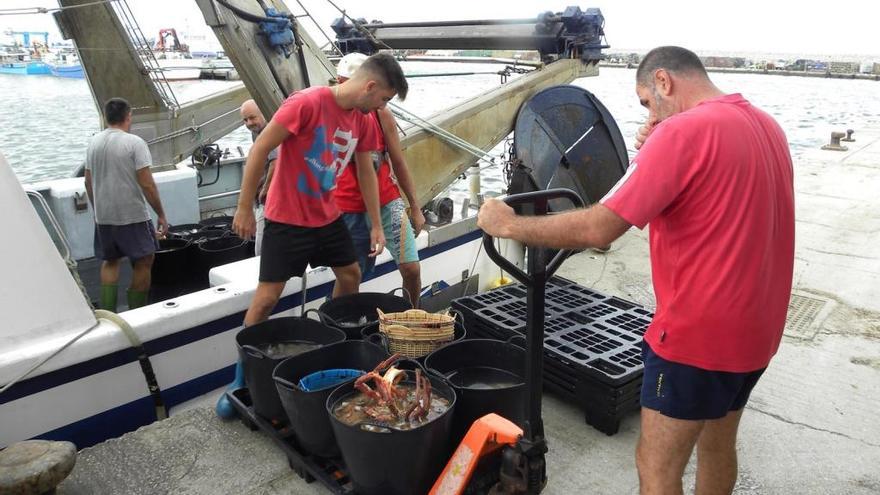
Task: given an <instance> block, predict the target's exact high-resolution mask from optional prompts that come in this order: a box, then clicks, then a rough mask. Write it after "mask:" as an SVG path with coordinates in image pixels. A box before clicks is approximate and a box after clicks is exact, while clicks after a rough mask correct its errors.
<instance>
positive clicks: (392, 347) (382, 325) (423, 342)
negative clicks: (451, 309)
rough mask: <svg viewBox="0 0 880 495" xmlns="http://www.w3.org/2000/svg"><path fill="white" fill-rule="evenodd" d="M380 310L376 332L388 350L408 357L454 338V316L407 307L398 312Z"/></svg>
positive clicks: (430, 349)
mask: <svg viewBox="0 0 880 495" xmlns="http://www.w3.org/2000/svg"><path fill="white" fill-rule="evenodd" d="M376 311H378V312H379V331H380V332H381V333H382V334H383V335H385V338H386V339H387V340H388V350H389V351H390V352H392V353H399V354H401V355H403V356H406V357H409V358H419V357H422V356H424V355H426V354H428V353H430V352H432V351H434V350H435V349H437V348H438V347H440V346H442V345H443V344H446V343H449V342H451V341H452V339H453V338H455V317H454V316H451V315H448V314H444V313H428V312H426V311H423V310H421V309H410V310H408V311H404V312H401V313H383V312H382V310H379V309H377V310H376Z"/></svg>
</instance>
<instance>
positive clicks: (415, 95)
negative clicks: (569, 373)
mask: <svg viewBox="0 0 880 495" xmlns="http://www.w3.org/2000/svg"><path fill="white" fill-rule="evenodd" d="M402 65H403V68H404V71H405V72H406V73H407V74H426V73H450V72H456V73H461V72H473V73H477V74H474V75H467V76H452V77H417V78H415V77H414V78H411V79H410V80H409V84H410V92H409V95H408V97H407V99H406V100H405V101H404V102H397V101H396V100H395V103H398V104H400V105H401V106H402V107H403V108H405V109H407V110H409V111H410V112H413V113H415V114H417V115H419V116H421V117H428V116H430V115H431V114H433V113H435V112H437V111H440V110H442V109H444V108H448V107H450V106H452V105H455V104H456V103H458V102H461V101H464V100H466V99H468V98H470V97H472V96H474V95H476V94H478V93H480V92H482V91H486V90H489V89H491V88H493V87H495V86H496V85H498V84H499V82H500V77H499V76H498V75H497V74H494V73H492V72H494V71H498V70H500V69H503V66H501V65H491V64H467V63H464V64H462V63H445V62H441V63H436V62H404V63H403V64H402ZM487 72H488V73H487ZM711 78H712V80H713V81H714V82H715V83H716V85H718V86H719V87H720V88H721V89H722V90H723V91H725V92H740V93H742V94H743V95H744V96H745V97H746V98H747V99H749V100H750V101H752V103H754V104H756V105H758V106H759V107H761V108H763V109H764V110H766V111H767V112H769V113H770V114H771V115H773V116H774V117H775V118H776V119H777V120H778V121H779V123H780V124H781V125H782V127H783V129H784V130H785V132H786V134H787V135H788V139H789V142H790V144H791V149H792V155H793V156H794V158H795V163H797V158H798V156H799V155H800V154H801V153H802V152H804V151H806V150H809V149H816V148H818V147H820V146H821V145H822V144H824V143H827V142H828V139H829V136H830V133H831V132H832V131H844V130H846V129H853V130H855V131H856V134H855V137H856V138H858V133H859V131H860V130H867V129H870V128H875V129H876V128H878V127H880V82H875V81H859V80H835V79H810V78H795V77H781V76H775V75H761V74H711ZM634 80H635V70H633V69H623V68H603V69H602V70H601V71H600V75H599V77H591V78H584V79H579V80H576V81H575V82H574V84H576V85H579V86H582V87H584V88H587V89H588V90H589V91H591V92H593V93H594V94H596V96H598V97H599V99H600V100H601V101H602V102H603V103H604V104H605V106H607V107H608V109H609V110H610V111H611V113H612V115H613V116H614V117H615V119H616V120H617V123H618V125H619V126H620V130H621V132H622V134H623V137H624V140H625V141H626V143H627V144H628V146H629V147H630V149H631V148H632V142H633V136H634V135H635V133H636V130H637V129H638V127H639V125H640V124H641V122H642V121H643V120H644V118H645V116H646V115H647V112H646V110H645V109H643V108H642V107H641V106H640V105H639V103H638V100H637V98H636V96H635V89H634ZM228 84H231V83H228V82H225V81H185V82H184V81H181V82H176V83H172V88H173V91H174V92H175V94H176V95H177V98H178V101H189V100H193V99H195V98H199V97H202V96H205V95H207V94H210V93H212V92H215V91H218V90H219V89H222V88H224V87H227V85H228ZM0 108H4V112H2V114H0V152H2V153H3V154H4V155H5V156H6V158H7V159H8V160H9V162H10V164H11V165H12V167H13V169H14V170H15V173H16V175H17V176H18V178H19V180H20V181H21V182H23V183H28V182H36V181H42V180H48V179H56V178H63V177H69V176H70V174H71V172H72V171H73V170H74V169H75V168H76V167H77V166H79V165H80V164H81V163H82V162H83V159H84V157H85V151H86V147H87V145H88V141H89V138H90V137H91V136H92V135H93V134H94V133H96V132H98V131H99V130H100V122H99V118H100V117H99V113H98V110H97V108H96V106H95V104H94V103H93V101H92V96H91V93H90V91H89V88H88V84H87V83H86V81H85V80H77V79H62V78H53V77H47V76H15V75H2V74H0ZM402 125H403V127H404V128H405V127H406V124H405V123H402ZM219 144H220V146H221V148H223V149H228V150H229V151H230V153H231V154H232V155H233V156H237V155H238V153H239V151H238V148H239V147H241V148H242V149H243V150H244V151H245V152H246V150H247V148H248V147H249V146H250V133H249V132H248V131H247V130H246V129H244V128H243V127H242V128H239V129H238V130H236V131H235V132H233V133H232V134H230V135H228V136H226V137H225V138H223V139H222V140H220V141H219ZM502 151H503V146H498V147H497V148H496V149H495V150H493V154H494V155H496V156H497V155H499V154H500V153H501V152H502ZM630 157H631V158H632V151H630ZM495 162H496V163H498V164H500V159H498V158H496V160H495ZM411 166H418V164H411ZM483 168H484V170H483V173H482V175H483V191H484V192H487V193H489V194H492V193H493V192H496V191H501V190H502V189H503V184H502V182H503V178H502V172H501V170H502V168H501V167H500V165H496V166H490V165H488V164H485V163H484V164H483ZM459 182H460V183H459V184H456V185H454V186H453V187H452V188H451V190H450V191H449V192H448V194H449V195H451V196H453V197H456V196H462V197H463V196H465V195H466V194H467V184H466V181H459Z"/></svg>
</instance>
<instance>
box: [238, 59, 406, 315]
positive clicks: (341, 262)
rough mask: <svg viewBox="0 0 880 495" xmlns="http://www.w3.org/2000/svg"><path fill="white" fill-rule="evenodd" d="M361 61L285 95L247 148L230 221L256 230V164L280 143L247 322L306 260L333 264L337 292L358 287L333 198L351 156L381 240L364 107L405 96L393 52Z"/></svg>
mask: <svg viewBox="0 0 880 495" xmlns="http://www.w3.org/2000/svg"><path fill="white" fill-rule="evenodd" d="M361 69H362V71H360V72H359V73H358V74H357V76H356V77H353V78H352V79H350V80H349V81H347V82H346V83H345V84H341V85H339V86H334V87H333V88H328V87H324V86H320V87H312V88H308V89H305V90H302V91H298V92H296V93H294V94H293V95H291V96H290V97H288V98H287V100H285V101H284V103H283V104H282V105H281V107H280V108H279V109H278V111H277V112H276V113H275V115H274V116H273V117H272V120H271V121H270V122H269V124H268V125H267V126H266V128H265V129H264V130H263V131H262V132H261V133H260V135H259V137H257V140H256V141H255V142H254V145H253V147H252V148H251V151H250V153H249V154H248V160H247V163H246V165H245V172H244V177H243V179H242V185H241V193H240V194H239V200H238V209H236V212H235V219H234V221H233V229H234V230H235V232H236V233H237V234H238V235H240V236H241V237H244V238H249V237H251V236H252V235H253V234H254V231H255V222H254V216H253V207H252V205H253V201H254V196H255V193H256V187H257V183H258V182H259V179H260V174H261V173H262V168H261V164H262V163H264V162H265V158H266V156H268V154H269V152H270V151H271V150H272V149H274V148H275V147H277V146H279V145H280V146H281V148H280V149H281V152H280V156H279V158H278V163H277V165H276V170H275V174H274V176H273V178H272V182H271V183H270V185H269V194H268V196H267V198H266V209H265V215H266V227H265V232H264V233H263V254H262V256H261V258H260V283H259V285H258V286H257V291H256V294H255V295H254V299H253V301H252V302H251V306H250V308H248V311H247V314H246V315H245V319H244V324H245V326H250V325H253V324H255V323H259V322H261V321H263V320H265V319H266V318H268V316H269V314H270V313H271V311H272V309H273V308H274V307H275V304H276V303H277V302H278V298H279V297H280V295H281V291H282V290H283V289H284V285H285V283H286V282H287V280H288V279H290V277H293V276H297V275H301V274H302V273H303V271H305V268H306V265H307V264H309V263H311V264H312V265H313V266H329V267H331V268H332V269H333V273H334V274H335V275H336V280H337V284H336V290H335V291H334V295H335V296H339V295H343V294H351V293H355V292H357V290H358V285H359V284H360V269H359V268H358V265H357V261H356V257H355V254H354V248H353V247H352V243H351V237H350V236H349V234H348V230H347V229H346V228H345V224H344V223H343V222H342V220H341V219H340V215H341V212H340V211H339V208H338V207H337V206H336V203H335V202H334V201H333V198H332V191H333V188H334V187H335V185H336V178H337V177H338V176H339V175H340V174H341V173H342V172H343V171H344V170H345V167H346V166H347V165H348V164H349V161H350V160H351V159H352V157H354V159H355V164H356V167H357V176H358V179H359V184H360V186H361V192H362V194H363V197H364V202H365V203H366V208H367V212H368V214H369V215H370V218H372V219H373V220H374V222H375V225H376V228H374V229H372V231H371V245H372V246H374V248H373V250H374V255H375V254H376V253H379V252H381V251H382V249H383V248H384V245H385V238H384V235H383V233H382V228H381V223H380V222H379V199H378V192H377V187H376V172H375V171H374V170H373V165H372V162H371V160H370V151H372V150H374V149H377V147H378V144H377V137H376V131H375V127H374V126H373V125H372V123H371V122H370V120H369V117H368V115H367V114H369V113H370V112H372V111H374V110H376V109H378V108H381V107H383V106H385V104H386V103H388V101H390V100H391V99H392V98H393V97H394V96H395V95H399V96H400V97H402V98H403V97H406V92H407V89H408V86H407V84H406V78H405V77H404V76H403V71H402V70H401V68H400V65H398V63H397V61H396V60H395V59H394V57H392V56H391V55H388V54H376V55H373V56H372V57H370V58H369V59H367V61H365V62H364V65H363V66H362V67H361Z"/></svg>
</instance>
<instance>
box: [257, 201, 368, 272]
mask: <svg viewBox="0 0 880 495" xmlns="http://www.w3.org/2000/svg"><path fill="white" fill-rule="evenodd" d="M355 261H357V257H356V256H355V253H354V246H353V245H352V243H351V236H350V235H349V233H348V229H347V228H346V227H345V223H344V222H343V221H342V218H341V217H340V218H337V219H336V220H335V221H333V222H331V223H330V224H328V225H325V226H323V227H300V226H297V225H288V224H286V223H278V222H273V221H272V220H269V219H268V218H267V219H266V220H265V227H263V245H262V252H261V254H260V282H287V281H288V280H290V278H291V277H298V276H300V275H302V274H303V272H305V271H306V265H309V264H311V265H312V266H313V267H315V266H330V267H340V266H347V265H350V264H352V263H354V262H355Z"/></svg>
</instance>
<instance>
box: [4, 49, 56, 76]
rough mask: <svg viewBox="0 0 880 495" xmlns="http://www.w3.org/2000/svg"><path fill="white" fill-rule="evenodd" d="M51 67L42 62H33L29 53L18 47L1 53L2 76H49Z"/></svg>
mask: <svg viewBox="0 0 880 495" xmlns="http://www.w3.org/2000/svg"><path fill="white" fill-rule="evenodd" d="M49 73H50V70H49V66H48V65H47V64H46V63H45V62H43V61H42V60H33V59H31V56H30V54H29V53H28V52H26V51H24V50H22V49H20V48H18V47H6V49H5V50H4V51H0V74H17V75H21V76H39V75H46V74H49Z"/></svg>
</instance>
